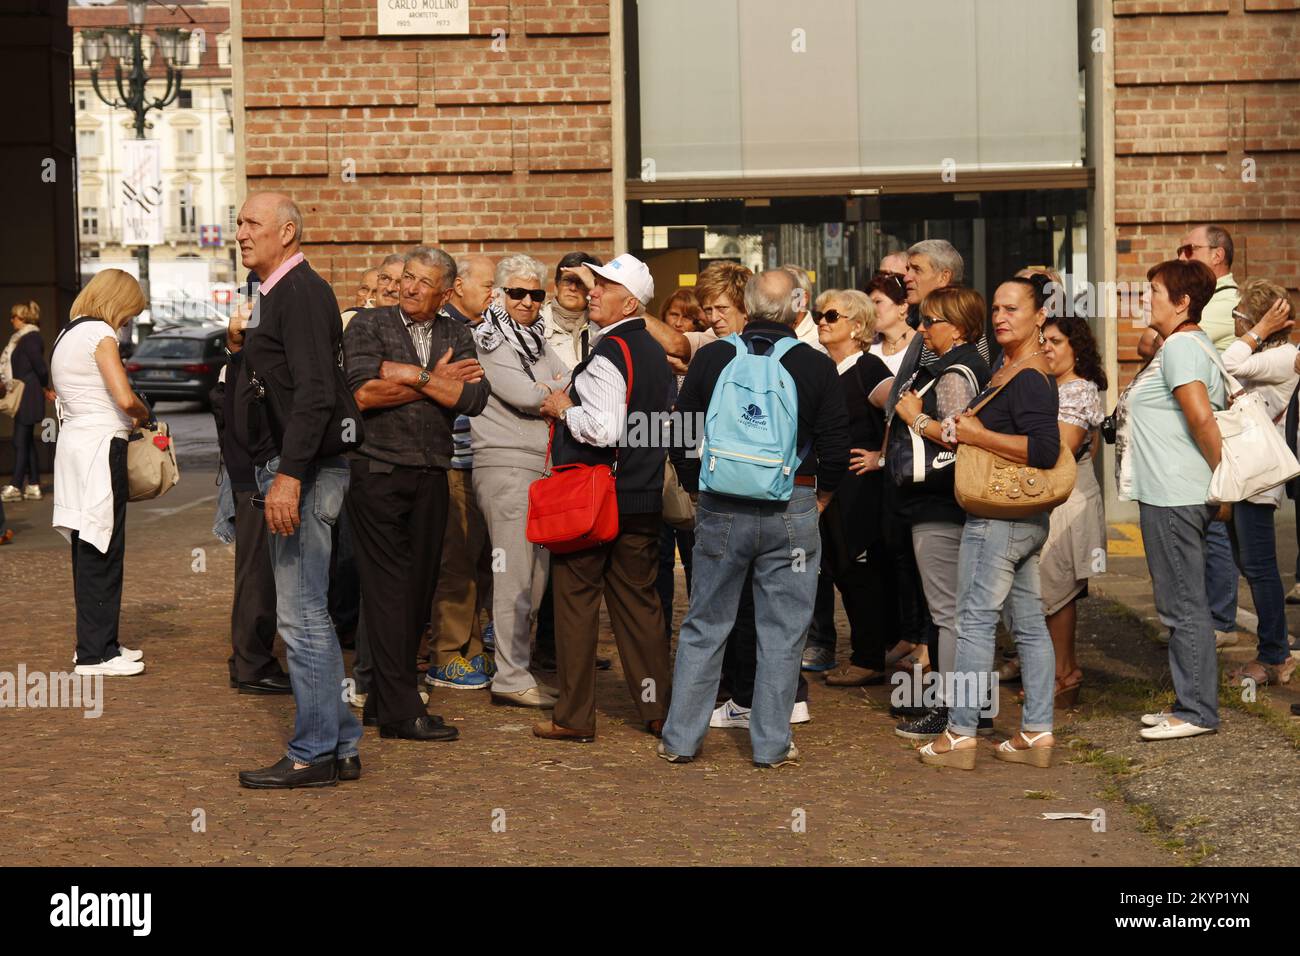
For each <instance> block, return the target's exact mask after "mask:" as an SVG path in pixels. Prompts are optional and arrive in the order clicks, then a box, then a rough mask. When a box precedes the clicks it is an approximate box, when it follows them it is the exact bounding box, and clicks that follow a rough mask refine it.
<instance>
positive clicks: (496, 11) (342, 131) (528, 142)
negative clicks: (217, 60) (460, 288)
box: [241, 0, 614, 303]
mask: <svg viewBox="0 0 1300 956" xmlns="http://www.w3.org/2000/svg"><path fill="white" fill-rule="evenodd" d="M375 11H376V7H375V2H374V0H244V3H243V15H242V23H241V29H242V35H243V40H244V99H245V108H246V114H245V131H246V132H245V144H244V151H245V160H246V165H247V176H248V188H249V190H250V191H252V190H257V189H276V190H281V191H284V192H286V193H288V194H290V195H291V196H293V197H294V198H295V199H296V200H297V201H298V203H299V204H300V205H301V206H302V209H303V214H304V216H305V219H306V225H305V229H304V240H305V242H304V248H305V251H306V253H307V256H308V257H309V258H310V260H311V262H312V265H313V266H314V267H315V268H316V269H317V271H319V272H320V273H321V274H322V275H324V276H325V277H326V278H327V279H328V280H329V281H330V282H331V283H332V284H333V285H334V289H335V292H336V293H337V294H338V295H339V297H340V299H341V300H342V301H343V302H345V303H350V302H351V301H352V294H353V290H354V288H355V284H356V279H357V277H358V275H359V274H360V272H361V271H362V270H363V269H365V268H368V267H370V266H372V265H374V264H376V263H377V262H378V261H379V259H381V258H382V257H383V256H385V255H387V254H388V253H390V252H394V251H402V250H405V249H408V248H410V247H411V246H413V245H417V244H428V245H438V246H441V247H442V248H444V249H446V250H447V251H448V252H450V253H452V254H453V255H455V254H458V253H461V252H466V251H474V252H485V253H487V254H489V255H492V256H494V257H499V256H501V255H504V254H506V253H511V252H526V253H529V254H531V255H534V256H536V257H537V258H538V259H540V260H542V262H543V263H545V264H546V265H547V266H548V267H551V268H553V267H554V265H555V263H556V261H558V259H559V258H560V256H562V255H564V254H565V253H566V252H570V251H572V250H574V249H585V250H588V251H592V252H594V253H596V254H597V255H602V256H609V255H612V253H613V249H612V242H613V232H614V224H613V218H614V214H613V199H612V191H613V180H612V176H611V165H612V156H613V142H612V130H613V125H612V120H611V113H610V109H611V89H610V38H609V4H608V2H607V0H606V2H600V0H549V2H539V0H510V2H505V0H495V2H493V0H474V2H473V3H472V4H471V7H470V35H469V36H460V37H416V38H411V37H380V36H376V35H375V30H376V23H377V18H376V12H375Z"/></svg>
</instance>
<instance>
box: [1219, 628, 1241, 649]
mask: <svg viewBox="0 0 1300 956" xmlns="http://www.w3.org/2000/svg"><path fill="white" fill-rule="evenodd" d="M1236 643H1237V632H1236V631H1215V632H1214V649H1215V650H1218V649H1219V648H1220V647H1231V646H1232V645H1233V644H1236Z"/></svg>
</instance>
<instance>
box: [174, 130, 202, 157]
mask: <svg viewBox="0 0 1300 956" xmlns="http://www.w3.org/2000/svg"><path fill="white" fill-rule="evenodd" d="M176 151H177V152H178V153H197V152H198V151H199V131H198V129H196V128H195V127H193V126H182V127H181V128H180V129H178V130H177V131H176Z"/></svg>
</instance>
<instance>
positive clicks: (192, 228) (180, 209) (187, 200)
mask: <svg viewBox="0 0 1300 956" xmlns="http://www.w3.org/2000/svg"><path fill="white" fill-rule="evenodd" d="M176 217H177V226H178V228H179V230H180V232H181V234H182V235H185V236H193V235H196V234H197V233H198V211H197V209H196V207H195V203H194V192H193V190H192V189H191V188H190V187H189V186H182V187H181V188H180V189H178V190H176Z"/></svg>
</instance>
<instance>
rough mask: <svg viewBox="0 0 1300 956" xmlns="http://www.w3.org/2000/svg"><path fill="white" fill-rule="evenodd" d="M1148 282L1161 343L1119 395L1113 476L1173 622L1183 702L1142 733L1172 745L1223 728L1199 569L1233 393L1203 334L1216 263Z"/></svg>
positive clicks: (1175, 269) (1163, 610)
mask: <svg viewBox="0 0 1300 956" xmlns="http://www.w3.org/2000/svg"><path fill="white" fill-rule="evenodd" d="M1147 280H1148V282H1149V283H1150V291H1149V292H1148V293H1147V294H1146V302H1147V307H1148V308H1149V310H1150V325H1151V328H1153V329H1155V330H1156V332H1158V333H1159V334H1160V336H1161V337H1162V338H1163V340H1164V343H1163V344H1162V345H1161V346H1160V349H1159V351H1157V352H1156V354H1155V355H1154V356H1153V357H1152V359H1151V362H1150V363H1149V364H1148V365H1147V366H1146V368H1144V369H1142V371H1140V372H1139V373H1138V374H1137V376H1136V377H1135V378H1134V379H1133V381H1132V383H1131V384H1130V385H1129V387H1128V388H1127V389H1125V391H1124V394H1123V395H1122V396H1120V402H1119V407H1118V408H1117V409H1116V415H1115V417H1116V424H1117V434H1116V439H1115V456H1116V466H1115V471H1116V484H1117V486H1118V491H1119V496H1120V497H1121V498H1125V499H1128V500H1130V501H1136V502H1138V508H1139V513H1140V516H1141V526H1142V541H1143V543H1144V545H1145V547H1146V556H1147V567H1148V569H1150V572H1151V591H1152V595H1153V597H1154V598H1155V604H1156V613H1157V614H1159V615H1160V619H1161V620H1162V621H1164V622H1165V623H1167V624H1168V625H1169V669H1170V672H1171V674H1172V676H1173V683H1174V693H1175V695H1176V699H1175V702H1174V708H1173V710H1172V711H1167V712H1165V711H1162V712H1160V713H1155V714H1145V715H1144V716H1143V717H1142V724H1143V725H1144V726H1143V728H1142V730H1141V731H1140V733H1141V735H1142V737H1143V738H1145V739H1147V740H1169V739H1172V738H1176V737H1193V736H1196V735H1197V734H1208V733H1213V732H1214V731H1215V730H1217V729H1218V726H1219V695H1218V689H1219V669H1218V663H1217V661H1216V659H1215V653H1214V624H1213V622H1212V620H1211V618H1210V604H1209V598H1208V596H1207V594H1206V589H1205V575H1204V574H1202V573H1201V569H1202V568H1204V567H1205V549H1206V535H1207V534H1208V532H1209V527H1210V522H1211V521H1213V520H1215V517H1216V515H1217V513H1218V510H1219V509H1218V508H1217V507H1215V506H1214V505H1208V504H1206V503H1205V499H1206V497H1207V496H1208V495H1209V491H1210V477H1211V475H1212V474H1213V472H1214V469H1215V468H1217V467H1218V465H1219V459H1220V457H1221V456H1222V453H1223V447H1222V444H1223V441H1222V436H1221V435H1220V433H1219V425H1218V422H1216V421H1215V418H1214V413H1215V411H1216V410H1222V409H1223V408H1225V407H1226V404H1227V395H1226V391H1227V389H1226V387H1225V383H1224V377H1223V373H1222V372H1221V371H1220V370H1219V367H1218V364H1217V363H1216V362H1215V356H1216V355H1217V352H1216V351H1215V349H1214V345H1213V344H1212V343H1211V342H1210V338H1209V336H1207V335H1206V334H1205V333H1204V332H1203V331H1201V327H1200V322H1201V311H1202V310H1203V309H1204V308H1205V304H1206V303H1207V302H1209V301H1210V299H1211V298H1212V297H1213V295H1214V287H1215V278H1214V273H1213V272H1211V271H1210V268H1209V266H1207V265H1205V264H1204V263H1202V262H1196V261H1194V260H1179V259H1172V260H1169V261H1167V262H1162V263H1160V264H1159V265H1157V266H1155V267H1153V268H1152V269H1151V271H1150V272H1148V273H1147ZM1207 349H1208V351H1207ZM1189 569H1190V571H1191V572H1192V573H1189Z"/></svg>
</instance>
